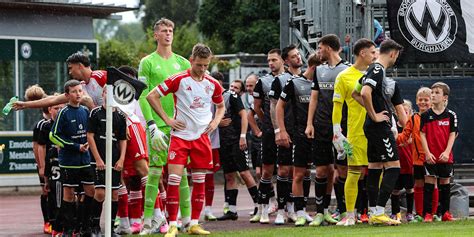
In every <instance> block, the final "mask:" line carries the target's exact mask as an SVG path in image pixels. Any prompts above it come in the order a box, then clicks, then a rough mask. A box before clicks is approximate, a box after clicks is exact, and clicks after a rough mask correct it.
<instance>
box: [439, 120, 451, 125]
mask: <svg viewBox="0 0 474 237" xmlns="http://www.w3.org/2000/svg"><path fill="white" fill-rule="evenodd" d="M438 125H439V126H449V121H438Z"/></svg>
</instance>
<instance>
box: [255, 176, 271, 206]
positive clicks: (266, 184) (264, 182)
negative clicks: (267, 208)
mask: <svg viewBox="0 0 474 237" xmlns="http://www.w3.org/2000/svg"><path fill="white" fill-rule="evenodd" d="M270 190H272V180H271V179H263V178H261V179H260V184H259V185H258V194H259V196H260V197H259V203H260V204H268V203H269V199H270V193H271V191H270Z"/></svg>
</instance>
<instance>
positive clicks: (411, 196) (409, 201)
mask: <svg viewBox="0 0 474 237" xmlns="http://www.w3.org/2000/svg"><path fill="white" fill-rule="evenodd" d="M405 194H406V199H407V213H409V214H412V213H413V202H414V200H415V194H414V193H405Z"/></svg>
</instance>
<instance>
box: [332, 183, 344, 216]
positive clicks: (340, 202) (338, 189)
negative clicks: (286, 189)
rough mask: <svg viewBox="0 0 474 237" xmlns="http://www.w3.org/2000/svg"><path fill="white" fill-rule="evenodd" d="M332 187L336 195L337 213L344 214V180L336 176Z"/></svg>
mask: <svg viewBox="0 0 474 237" xmlns="http://www.w3.org/2000/svg"><path fill="white" fill-rule="evenodd" d="M333 186H334V193H335V194H336V201H337V209H339V212H341V213H344V212H346V203H345V202H346V197H345V196H344V194H345V186H346V178H343V177H341V176H337V177H336V180H335V182H334V184H333Z"/></svg>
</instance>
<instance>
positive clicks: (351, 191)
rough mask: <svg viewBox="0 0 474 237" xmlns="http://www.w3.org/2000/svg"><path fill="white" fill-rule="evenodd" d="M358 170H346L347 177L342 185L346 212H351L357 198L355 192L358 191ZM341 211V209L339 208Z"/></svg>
mask: <svg viewBox="0 0 474 237" xmlns="http://www.w3.org/2000/svg"><path fill="white" fill-rule="evenodd" d="M360 174H361V173H360V171H358V170H349V171H347V179H346V183H345V185H344V196H345V199H346V210H347V211H348V212H353V211H354V209H355V203H356V200H357V194H358V191H359V184H358V182H359V177H360ZM339 211H340V212H341V213H342V211H341V210H339Z"/></svg>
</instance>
